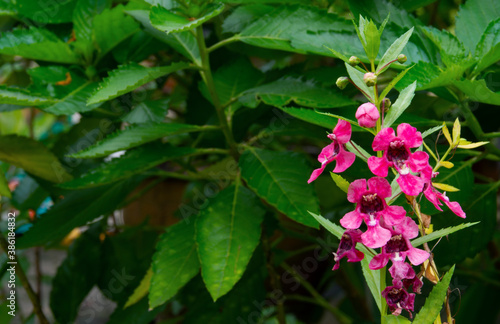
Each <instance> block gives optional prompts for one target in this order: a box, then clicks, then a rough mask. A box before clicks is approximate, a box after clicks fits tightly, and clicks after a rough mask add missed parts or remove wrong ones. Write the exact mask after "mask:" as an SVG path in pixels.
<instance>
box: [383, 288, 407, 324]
mask: <svg viewBox="0 0 500 324" xmlns="http://www.w3.org/2000/svg"><path fill="white" fill-rule="evenodd" d="M382 296H384V298H385V300H386V301H387V305H388V306H389V310H390V311H391V313H392V314H393V315H395V316H398V315H400V314H401V311H402V310H403V309H406V310H407V311H408V312H410V317H411V316H412V315H411V311H413V308H414V304H415V294H409V293H408V292H407V291H406V289H405V288H404V287H403V284H402V283H401V281H398V282H395V283H393V286H388V287H386V288H385V289H384V291H382Z"/></svg>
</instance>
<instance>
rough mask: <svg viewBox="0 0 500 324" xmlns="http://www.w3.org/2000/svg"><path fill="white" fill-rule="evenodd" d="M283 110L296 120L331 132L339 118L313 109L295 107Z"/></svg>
mask: <svg viewBox="0 0 500 324" xmlns="http://www.w3.org/2000/svg"><path fill="white" fill-rule="evenodd" d="M281 109H282V110H283V111H284V112H286V113H287V114H289V115H291V116H293V117H295V118H298V119H300V120H303V121H306V122H308V123H311V124H314V125H318V126H321V127H324V128H327V129H329V130H330V129H333V128H334V127H335V125H337V122H338V117H336V116H333V115H330V114H324V113H319V112H318V111H315V110H312V109H306V108H293V107H290V108H281Z"/></svg>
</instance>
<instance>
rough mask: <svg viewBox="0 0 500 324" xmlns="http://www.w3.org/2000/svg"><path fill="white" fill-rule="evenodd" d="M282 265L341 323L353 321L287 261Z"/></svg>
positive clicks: (346, 323)
mask: <svg viewBox="0 0 500 324" xmlns="http://www.w3.org/2000/svg"><path fill="white" fill-rule="evenodd" d="M281 267H282V268H283V269H285V270H286V271H287V272H289V273H290V274H291V275H292V276H293V277H294V278H295V279H297V281H298V282H299V283H300V284H301V285H302V287H304V288H305V289H306V290H307V291H308V292H309V293H310V294H311V295H312V296H313V297H314V299H315V300H316V303H317V304H318V305H321V306H322V307H324V308H326V309H328V310H329V311H330V313H332V315H333V316H335V317H336V318H337V320H338V321H339V322H340V323H342V324H348V323H352V319H351V318H349V317H348V316H347V315H346V314H345V313H344V312H342V311H341V310H340V309H338V308H336V307H333V306H332V305H330V303H329V302H328V301H327V300H326V299H325V298H324V297H323V296H321V295H320V294H319V293H318V292H317V291H316V289H314V287H313V286H312V285H311V284H310V283H309V282H308V281H307V280H305V279H304V278H302V276H301V275H300V274H298V273H297V271H295V270H294V269H292V268H291V267H290V266H289V265H288V264H286V263H285V262H283V263H282V264H281Z"/></svg>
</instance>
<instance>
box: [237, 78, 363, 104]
mask: <svg viewBox="0 0 500 324" xmlns="http://www.w3.org/2000/svg"><path fill="white" fill-rule="evenodd" d="M239 100H240V102H241V103H243V104H244V105H245V106H247V107H251V108H254V107H257V105H258V104H259V102H261V101H262V102H264V103H266V104H268V105H271V106H275V107H284V106H286V105H288V104H290V103H291V102H292V101H293V102H295V103H296V104H298V105H301V106H306V107H312V108H337V107H345V106H349V105H353V104H355V102H354V101H352V100H351V99H349V98H347V97H344V96H343V95H342V94H340V93H337V92H335V91H333V90H329V89H324V88H321V87H320V86H318V85H316V84H314V83H313V82H311V81H302V80H300V79H295V78H289V77H287V78H283V79H279V80H277V81H274V82H271V83H268V84H265V85H262V86H259V87H256V88H253V89H250V90H247V91H245V92H244V93H243V94H242V96H241V97H240V99H239Z"/></svg>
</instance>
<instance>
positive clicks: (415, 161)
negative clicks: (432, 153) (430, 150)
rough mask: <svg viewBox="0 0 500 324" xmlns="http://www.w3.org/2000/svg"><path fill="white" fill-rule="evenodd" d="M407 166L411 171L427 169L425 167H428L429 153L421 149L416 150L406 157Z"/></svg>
mask: <svg viewBox="0 0 500 324" xmlns="http://www.w3.org/2000/svg"><path fill="white" fill-rule="evenodd" d="M408 166H409V167H410V170H412V171H413V172H420V171H422V170H425V169H427V167H429V154H427V153H425V152H423V151H417V152H415V153H413V154H411V155H410V158H409V159H408ZM427 170H428V169H427ZM426 174H427V173H426Z"/></svg>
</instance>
